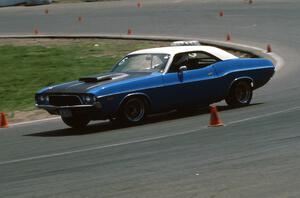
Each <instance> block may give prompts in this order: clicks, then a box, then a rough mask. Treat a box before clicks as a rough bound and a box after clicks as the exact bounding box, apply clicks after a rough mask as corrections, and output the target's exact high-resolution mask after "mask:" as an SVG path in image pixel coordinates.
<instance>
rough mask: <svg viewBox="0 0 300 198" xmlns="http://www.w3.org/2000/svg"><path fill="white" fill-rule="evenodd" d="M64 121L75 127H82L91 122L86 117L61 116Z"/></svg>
mask: <svg viewBox="0 0 300 198" xmlns="http://www.w3.org/2000/svg"><path fill="white" fill-rule="evenodd" d="M61 119H62V121H63V122H64V123H65V124H66V125H68V126H70V127H72V128H75V129H82V128H84V127H86V125H87V124H88V123H89V122H90V120H88V119H86V118H78V117H74V116H73V117H61Z"/></svg>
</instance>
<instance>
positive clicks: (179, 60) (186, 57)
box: [169, 52, 219, 73]
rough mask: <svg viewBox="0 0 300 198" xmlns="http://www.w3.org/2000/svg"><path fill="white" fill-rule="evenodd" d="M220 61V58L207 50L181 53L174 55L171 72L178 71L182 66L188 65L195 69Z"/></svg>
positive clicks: (190, 68) (189, 68)
mask: <svg viewBox="0 0 300 198" xmlns="http://www.w3.org/2000/svg"><path fill="white" fill-rule="evenodd" d="M218 61H219V59H218V58H216V57H214V56H212V55H210V54H208V53H205V52H187V53H180V54H176V55H175V56H174V58H173V62H172V64H171V67H170V69H169V73H174V72H178V70H179V67H181V66H186V67H187V70H194V69H200V68H203V67H206V66H208V65H211V64H213V63H216V62H218Z"/></svg>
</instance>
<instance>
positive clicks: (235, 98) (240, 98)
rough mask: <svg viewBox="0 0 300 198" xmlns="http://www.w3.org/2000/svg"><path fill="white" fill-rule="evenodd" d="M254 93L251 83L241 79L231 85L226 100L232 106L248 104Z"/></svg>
mask: <svg viewBox="0 0 300 198" xmlns="http://www.w3.org/2000/svg"><path fill="white" fill-rule="evenodd" d="M252 94H253V91H252V87H251V84H250V83H249V82H247V81H239V82H236V83H235V84H234V85H233V86H232V87H231V89H230V92H229V94H228V96H227V97H226V98H225V101H226V103H227V104H228V105H229V106H231V107H241V106H246V105H249V104H250V102H251V99H252Z"/></svg>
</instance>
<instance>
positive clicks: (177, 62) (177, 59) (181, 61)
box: [168, 53, 189, 73]
mask: <svg viewBox="0 0 300 198" xmlns="http://www.w3.org/2000/svg"><path fill="white" fill-rule="evenodd" d="M188 60H189V56H188V53H180V54H176V55H175V56H174V58H173V62H172V64H171V67H170V69H169V71H168V72H169V73H174V72H178V70H179V67H181V66H187V63H188Z"/></svg>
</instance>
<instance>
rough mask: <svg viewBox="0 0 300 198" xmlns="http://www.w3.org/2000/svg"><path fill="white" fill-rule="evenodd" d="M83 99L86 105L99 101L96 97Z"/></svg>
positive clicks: (89, 96) (90, 96)
mask: <svg viewBox="0 0 300 198" xmlns="http://www.w3.org/2000/svg"><path fill="white" fill-rule="evenodd" d="M82 99H83V101H84V103H85V104H93V103H94V102H96V100H97V98H96V96H93V95H86V96H83V97H82Z"/></svg>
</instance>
